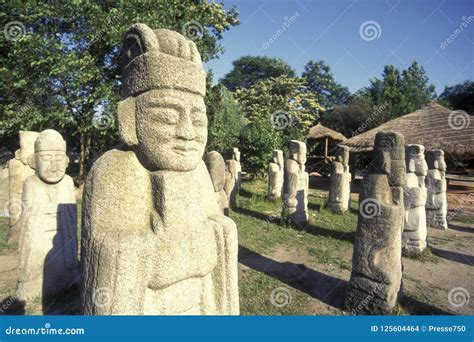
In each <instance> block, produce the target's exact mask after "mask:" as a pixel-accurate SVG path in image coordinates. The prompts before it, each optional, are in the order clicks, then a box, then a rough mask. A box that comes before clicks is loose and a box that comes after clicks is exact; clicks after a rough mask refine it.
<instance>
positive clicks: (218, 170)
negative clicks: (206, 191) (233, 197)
mask: <svg viewBox="0 0 474 342" xmlns="http://www.w3.org/2000/svg"><path fill="white" fill-rule="evenodd" d="M206 166H207V169H208V171H209V175H210V176H211V181H212V185H213V186H214V192H215V193H216V197H217V202H218V203H219V207H220V208H221V210H222V213H223V214H224V215H226V216H229V197H228V196H227V193H226V191H225V186H226V166H225V162H224V158H222V156H221V154H220V153H219V152H217V151H211V152H209V153H207V156H206Z"/></svg>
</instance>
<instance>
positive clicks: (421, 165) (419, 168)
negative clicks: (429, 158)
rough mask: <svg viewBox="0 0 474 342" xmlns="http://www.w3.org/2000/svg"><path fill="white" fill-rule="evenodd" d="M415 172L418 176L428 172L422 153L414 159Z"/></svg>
mask: <svg viewBox="0 0 474 342" xmlns="http://www.w3.org/2000/svg"><path fill="white" fill-rule="evenodd" d="M415 174H416V175H418V176H426V175H427V174H428V164H426V160H425V157H424V156H423V155H421V156H420V157H418V158H416V159H415Z"/></svg>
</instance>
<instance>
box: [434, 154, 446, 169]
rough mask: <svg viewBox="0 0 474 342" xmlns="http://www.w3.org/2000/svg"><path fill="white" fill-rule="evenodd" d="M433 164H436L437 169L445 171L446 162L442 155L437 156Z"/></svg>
mask: <svg viewBox="0 0 474 342" xmlns="http://www.w3.org/2000/svg"><path fill="white" fill-rule="evenodd" d="M435 165H437V169H438V170H440V171H446V162H445V161H444V157H442V156H439V157H438V158H437V159H436V161H435Z"/></svg>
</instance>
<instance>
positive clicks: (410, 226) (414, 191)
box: [402, 144, 428, 255]
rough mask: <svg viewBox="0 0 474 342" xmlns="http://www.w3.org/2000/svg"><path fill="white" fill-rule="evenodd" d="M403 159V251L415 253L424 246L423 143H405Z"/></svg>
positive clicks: (424, 163)
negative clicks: (404, 162) (404, 170)
mask: <svg viewBox="0 0 474 342" xmlns="http://www.w3.org/2000/svg"><path fill="white" fill-rule="evenodd" d="M405 161H406V175H405V185H404V187H403V190H404V195H403V196H404V198H403V202H404V204H405V228H404V229H403V236H402V238H403V253H404V254H406V255H417V254H420V253H421V252H423V250H424V249H425V248H426V214H425V204H426V187H425V177H426V174H427V172H428V167H427V165H426V161H425V148H424V147H423V145H414V144H413V145H411V144H410V145H406V146H405Z"/></svg>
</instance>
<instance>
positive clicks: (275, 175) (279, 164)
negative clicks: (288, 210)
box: [268, 150, 285, 201]
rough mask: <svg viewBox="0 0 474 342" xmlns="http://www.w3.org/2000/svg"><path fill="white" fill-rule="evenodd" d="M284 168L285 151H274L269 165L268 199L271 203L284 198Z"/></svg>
mask: <svg viewBox="0 0 474 342" xmlns="http://www.w3.org/2000/svg"><path fill="white" fill-rule="evenodd" d="M284 168H285V166H284V161H283V151H282V150H273V156H272V161H271V162H270V164H269V165H268V199H269V200H270V201H274V200H276V199H278V198H281V196H282V192H283V174H284V173H285V172H284Z"/></svg>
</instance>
